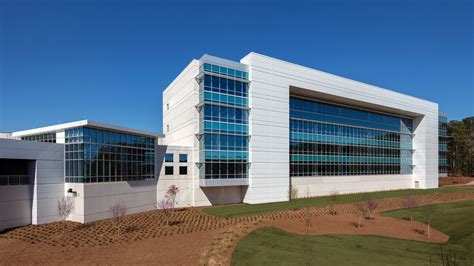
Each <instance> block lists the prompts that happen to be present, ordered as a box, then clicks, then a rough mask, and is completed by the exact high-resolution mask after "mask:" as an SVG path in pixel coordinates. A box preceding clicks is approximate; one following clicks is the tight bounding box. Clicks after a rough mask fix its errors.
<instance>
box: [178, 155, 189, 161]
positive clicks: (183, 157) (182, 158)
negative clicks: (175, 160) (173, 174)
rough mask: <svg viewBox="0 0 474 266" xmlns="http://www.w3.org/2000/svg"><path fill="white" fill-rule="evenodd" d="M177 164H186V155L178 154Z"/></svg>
mask: <svg viewBox="0 0 474 266" xmlns="http://www.w3.org/2000/svg"><path fill="white" fill-rule="evenodd" d="M179 162H180V163H187V162H188V155H187V154H180V155H179Z"/></svg>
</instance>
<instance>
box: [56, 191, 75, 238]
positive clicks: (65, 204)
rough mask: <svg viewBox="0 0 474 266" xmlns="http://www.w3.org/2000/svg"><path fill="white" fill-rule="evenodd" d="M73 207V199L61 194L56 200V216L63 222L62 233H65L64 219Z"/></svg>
mask: <svg viewBox="0 0 474 266" xmlns="http://www.w3.org/2000/svg"><path fill="white" fill-rule="evenodd" d="M73 209H74V199H73V198H71V197H66V196H62V197H61V198H59V200H58V216H59V218H60V219H61V221H62V224H63V235H64V234H65V233H66V219H67V217H69V215H70V214H71V212H72V211H73Z"/></svg>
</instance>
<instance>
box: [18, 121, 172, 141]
mask: <svg viewBox="0 0 474 266" xmlns="http://www.w3.org/2000/svg"><path fill="white" fill-rule="evenodd" d="M80 126H91V127H97V128H103V129H110V130H115V131H121V132H128V133H134V134H137V135H144V136H151V137H159V138H163V134H158V133H155V132H150V131H145V130H139V129H133V128H128V127H123V126H118V125H112V124H107V123H102V122H97V121H93V120H79V121H74V122H68V123H63V124H57V125H51V126H46V127H39V128H33V129H27V130H22V131H16V132H12V136H13V137H22V136H29V135H34V134H41V133H46V132H52V131H59V130H64V129H68V128H74V127H80Z"/></svg>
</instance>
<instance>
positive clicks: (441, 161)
mask: <svg viewBox="0 0 474 266" xmlns="http://www.w3.org/2000/svg"><path fill="white" fill-rule="evenodd" d="M438 142H439V143H438V153H439V158H438V169H439V171H438V172H439V173H440V174H447V173H448V117H447V116H446V114H439V116H438Z"/></svg>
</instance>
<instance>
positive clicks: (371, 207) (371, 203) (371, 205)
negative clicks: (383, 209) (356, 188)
mask: <svg viewBox="0 0 474 266" xmlns="http://www.w3.org/2000/svg"><path fill="white" fill-rule="evenodd" d="M379 205H380V203H379V201H378V200H374V199H369V200H368V201H367V210H368V211H369V219H371V220H373V219H375V217H374V211H375V210H376V209H377V208H378V207H379Z"/></svg>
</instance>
